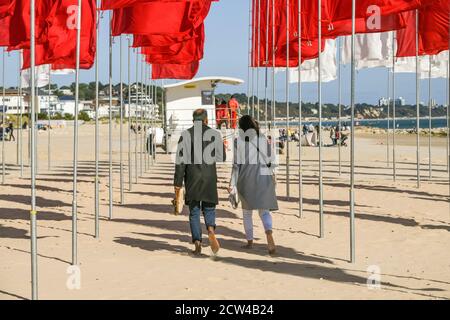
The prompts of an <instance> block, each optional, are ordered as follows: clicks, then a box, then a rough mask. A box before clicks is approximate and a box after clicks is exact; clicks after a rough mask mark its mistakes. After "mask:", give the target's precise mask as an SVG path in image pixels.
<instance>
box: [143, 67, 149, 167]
mask: <svg viewBox="0 0 450 320" xmlns="http://www.w3.org/2000/svg"><path fill="white" fill-rule="evenodd" d="M147 74H148V64H145V73H144V88H145V130H144V152H145V172H147V171H148V163H149V153H148V152H147V147H148V144H147V134H148V132H149V130H150V126H149V117H148V115H149V105H148V78H147Z"/></svg>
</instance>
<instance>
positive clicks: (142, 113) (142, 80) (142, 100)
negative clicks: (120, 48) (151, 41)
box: [139, 56, 145, 178]
mask: <svg viewBox="0 0 450 320" xmlns="http://www.w3.org/2000/svg"><path fill="white" fill-rule="evenodd" d="M142 58H143V59H142V62H141V105H140V120H139V121H140V123H141V131H140V132H139V134H140V136H139V138H140V139H139V140H140V141H139V147H140V152H139V164H140V166H139V177H141V178H142V170H143V158H142V156H143V154H142V153H143V143H142V136H143V135H144V134H143V133H144V84H143V82H144V64H145V61H144V57H143V56H142Z"/></svg>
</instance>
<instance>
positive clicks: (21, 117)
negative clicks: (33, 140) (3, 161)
mask: <svg viewBox="0 0 450 320" xmlns="http://www.w3.org/2000/svg"><path fill="white" fill-rule="evenodd" d="M22 99H23V96H22V53H19V110H20V111H19V112H20V116H19V119H20V120H19V134H18V139H19V145H20V146H19V165H20V177H21V178H23V139H22V138H23V128H22V126H23V123H22V122H23V109H22V108H23V105H22Z"/></svg>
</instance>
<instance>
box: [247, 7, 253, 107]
mask: <svg viewBox="0 0 450 320" xmlns="http://www.w3.org/2000/svg"><path fill="white" fill-rule="evenodd" d="M252 2H253V1H252V0H249V1H248V69H247V114H250V86H251V84H250V83H251V80H252V79H251V78H250V72H251V69H252V67H251V65H252V53H253V52H252V49H253V46H252Z"/></svg>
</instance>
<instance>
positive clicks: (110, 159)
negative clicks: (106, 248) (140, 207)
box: [108, 11, 113, 219]
mask: <svg viewBox="0 0 450 320" xmlns="http://www.w3.org/2000/svg"><path fill="white" fill-rule="evenodd" d="M109 23H110V24H109V141H108V142H109V148H108V153H109V219H112V218H113V163H112V162H113V159H112V158H113V156H112V130H113V127H112V122H113V116H112V90H113V86H112V68H113V66H112V65H113V62H112V45H113V36H112V17H111V11H110V12H109Z"/></svg>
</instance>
